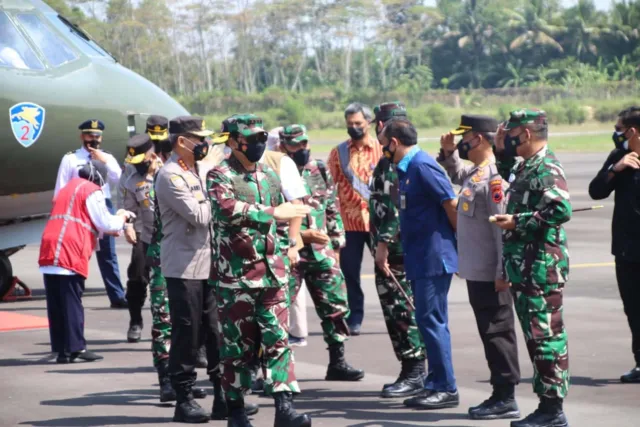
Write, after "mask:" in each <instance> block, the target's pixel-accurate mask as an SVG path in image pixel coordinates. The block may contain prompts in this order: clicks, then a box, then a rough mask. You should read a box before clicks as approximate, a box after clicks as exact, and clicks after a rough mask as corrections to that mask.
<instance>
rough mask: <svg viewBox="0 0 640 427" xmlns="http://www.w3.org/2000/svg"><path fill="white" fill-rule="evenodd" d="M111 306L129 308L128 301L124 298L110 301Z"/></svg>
mask: <svg viewBox="0 0 640 427" xmlns="http://www.w3.org/2000/svg"><path fill="white" fill-rule="evenodd" d="M111 308H129V303H128V302H127V300H126V299H121V300H118V301H116V302H112V303H111Z"/></svg>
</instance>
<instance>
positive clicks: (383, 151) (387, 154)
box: [382, 143, 396, 163]
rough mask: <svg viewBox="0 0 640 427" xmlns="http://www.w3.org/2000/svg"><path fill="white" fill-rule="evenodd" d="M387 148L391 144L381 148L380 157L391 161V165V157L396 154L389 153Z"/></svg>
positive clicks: (393, 152)
mask: <svg viewBox="0 0 640 427" xmlns="http://www.w3.org/2000/svg"><path fill="white" fill-rule="evenodd" d="M389 147H391V143H389V144H387V145H383V146H382V155H383V156H385V157H386V158H387V159H389V160H391V162H392V163H393V155H394V154H396V152H395V151H391V150H390V149H389Z"/></svg>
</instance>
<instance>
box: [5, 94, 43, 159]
mask: <svg viewBox="0 0 640 427" xmlns="http://www.w3.org/2000/svg"><path fill="white" fill-rule="evenodd" d="M44 115H45V110H44V108H43V107H41V106H39V105H38V104H34V103H32V102H20V103H19V104H16V105H14V106H13V107H11V108H10V109H9V121H10V122H11V130H12V131H13V136H14V137H15V138H16V140H17V141H18V142H19V143H20V145H22V146H23V147H24V148H29V147H31V146H32V145H33V144H35V142H36V141H37V140H38V138H39V137H40V135H41V134H42V129H43V128H44Z"/></svg>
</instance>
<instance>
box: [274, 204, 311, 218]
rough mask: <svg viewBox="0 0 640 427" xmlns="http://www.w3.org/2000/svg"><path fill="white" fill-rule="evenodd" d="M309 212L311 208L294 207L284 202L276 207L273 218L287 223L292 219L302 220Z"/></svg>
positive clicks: (305, 206)
mask: <svg viewBox="0 0 640 427" xmlns="http://www.w3.org/2000/svg"><path fill="white" fill-rule="evenodd" d="M309 212H311V208H310V207H309V206H307V205H300V204H297V205H294V204H293V203H291V202H286V203H283V204H281V205H280V206H277V207H276V209H275V212H274V213H273V217H274V218H275V219H277V220H279V221H288V220H290V219H292V218H302V217H304V216H305V215H306V214H308V213H309Z"/></svg>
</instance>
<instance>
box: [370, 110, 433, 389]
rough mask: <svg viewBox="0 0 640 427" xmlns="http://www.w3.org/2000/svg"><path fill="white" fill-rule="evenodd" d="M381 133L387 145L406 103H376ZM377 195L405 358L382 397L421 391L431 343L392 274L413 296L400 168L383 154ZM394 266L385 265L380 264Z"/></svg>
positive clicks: (385, 286)
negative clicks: (390, 125) (391, 123)
mask: <svg viewBox="0 0 640 427" xmlns="http://www.w3.org/2000/svg"><path fill="white" fill-rule="evenodd" d="M373 113H374V114H375V119H374V123H375V124H376V134H377V136H378V142H379V143H380V144H381V145H382V146H383V147H385V146H386V145H387V144H388V142H387V141H386V138H385V137H384V135H383V134H382V129H383V128H384V123H385V122H387V121H388V120H389V119H391V118H392V117H399V116H406V115H407V111H406V109H405V106H404V104H402V103H400V102H389V103H385V104H381V105H378V106H376V107H375V108H374V109H373ZM370 187H371V197H370V198H369V212H371V218H370V225H369V230H370V236H371V255H372V256H373V258H374V259H375V260H376V264H375V267H374V271H375V282H376V290H377V291H378V298H379V299H380V306H381V307H382V313H383V315H384V321H385V324H386V326H387V332H388V333H389V338H391V345H392V346H393V350H394V352H395V354H396V358H397V359H398V360H399V361H400V363H401V364H402V369H401V371H400V375H399V376H398V379H397V380H396V381H395V382H394V383H392V384H385V385H384V387H383V388H382V394H381V396H382V397H406V396H413V395H416V394H419V393H420V392H422V390H423V380H424V375H425V372H424V371H425V369H424V363H425V362H424V361H425V349H424V343H423V342H422V337H421V336H420V331H419V330H418V325H417V324H416V320H415V317H414V315H413V311H412V310H411V308H410V306H409V304H408V303H407V301H406V300H405V297H404V295H403V294H402V292H401V291H400V290H399V289H397V287H396V284H395V283H394V281H393V280H392V278H391V277H390V276H389V274H393V277H394V278H395V279H396V281H397V282H398V284H400V286H402V289H404V291H405V293H406V295H407V296H408V297H409V298H413V292H412V291H411V284H410V283H409V281H407V278H406V274H405V271H404V255H403V253H402V244H401V243H400V218H399V216H398V209H397V206H396V205H395V203H397V200H398V174H397V173H396V168H395V165H394V164H393V162H391V160H390V159H389V158H388V157H387V155H385V156H383V157H382V158H381V159H380V161H379V162H378V164H377V165H376V168H375V169H374V171H373V176H372V177H371V186H370ZM385 263H386V265H387V268H388V271H383V269H382V268H380V267H379V266H378V264H380V265H382V266H384V265H385Z"/></svg>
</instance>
